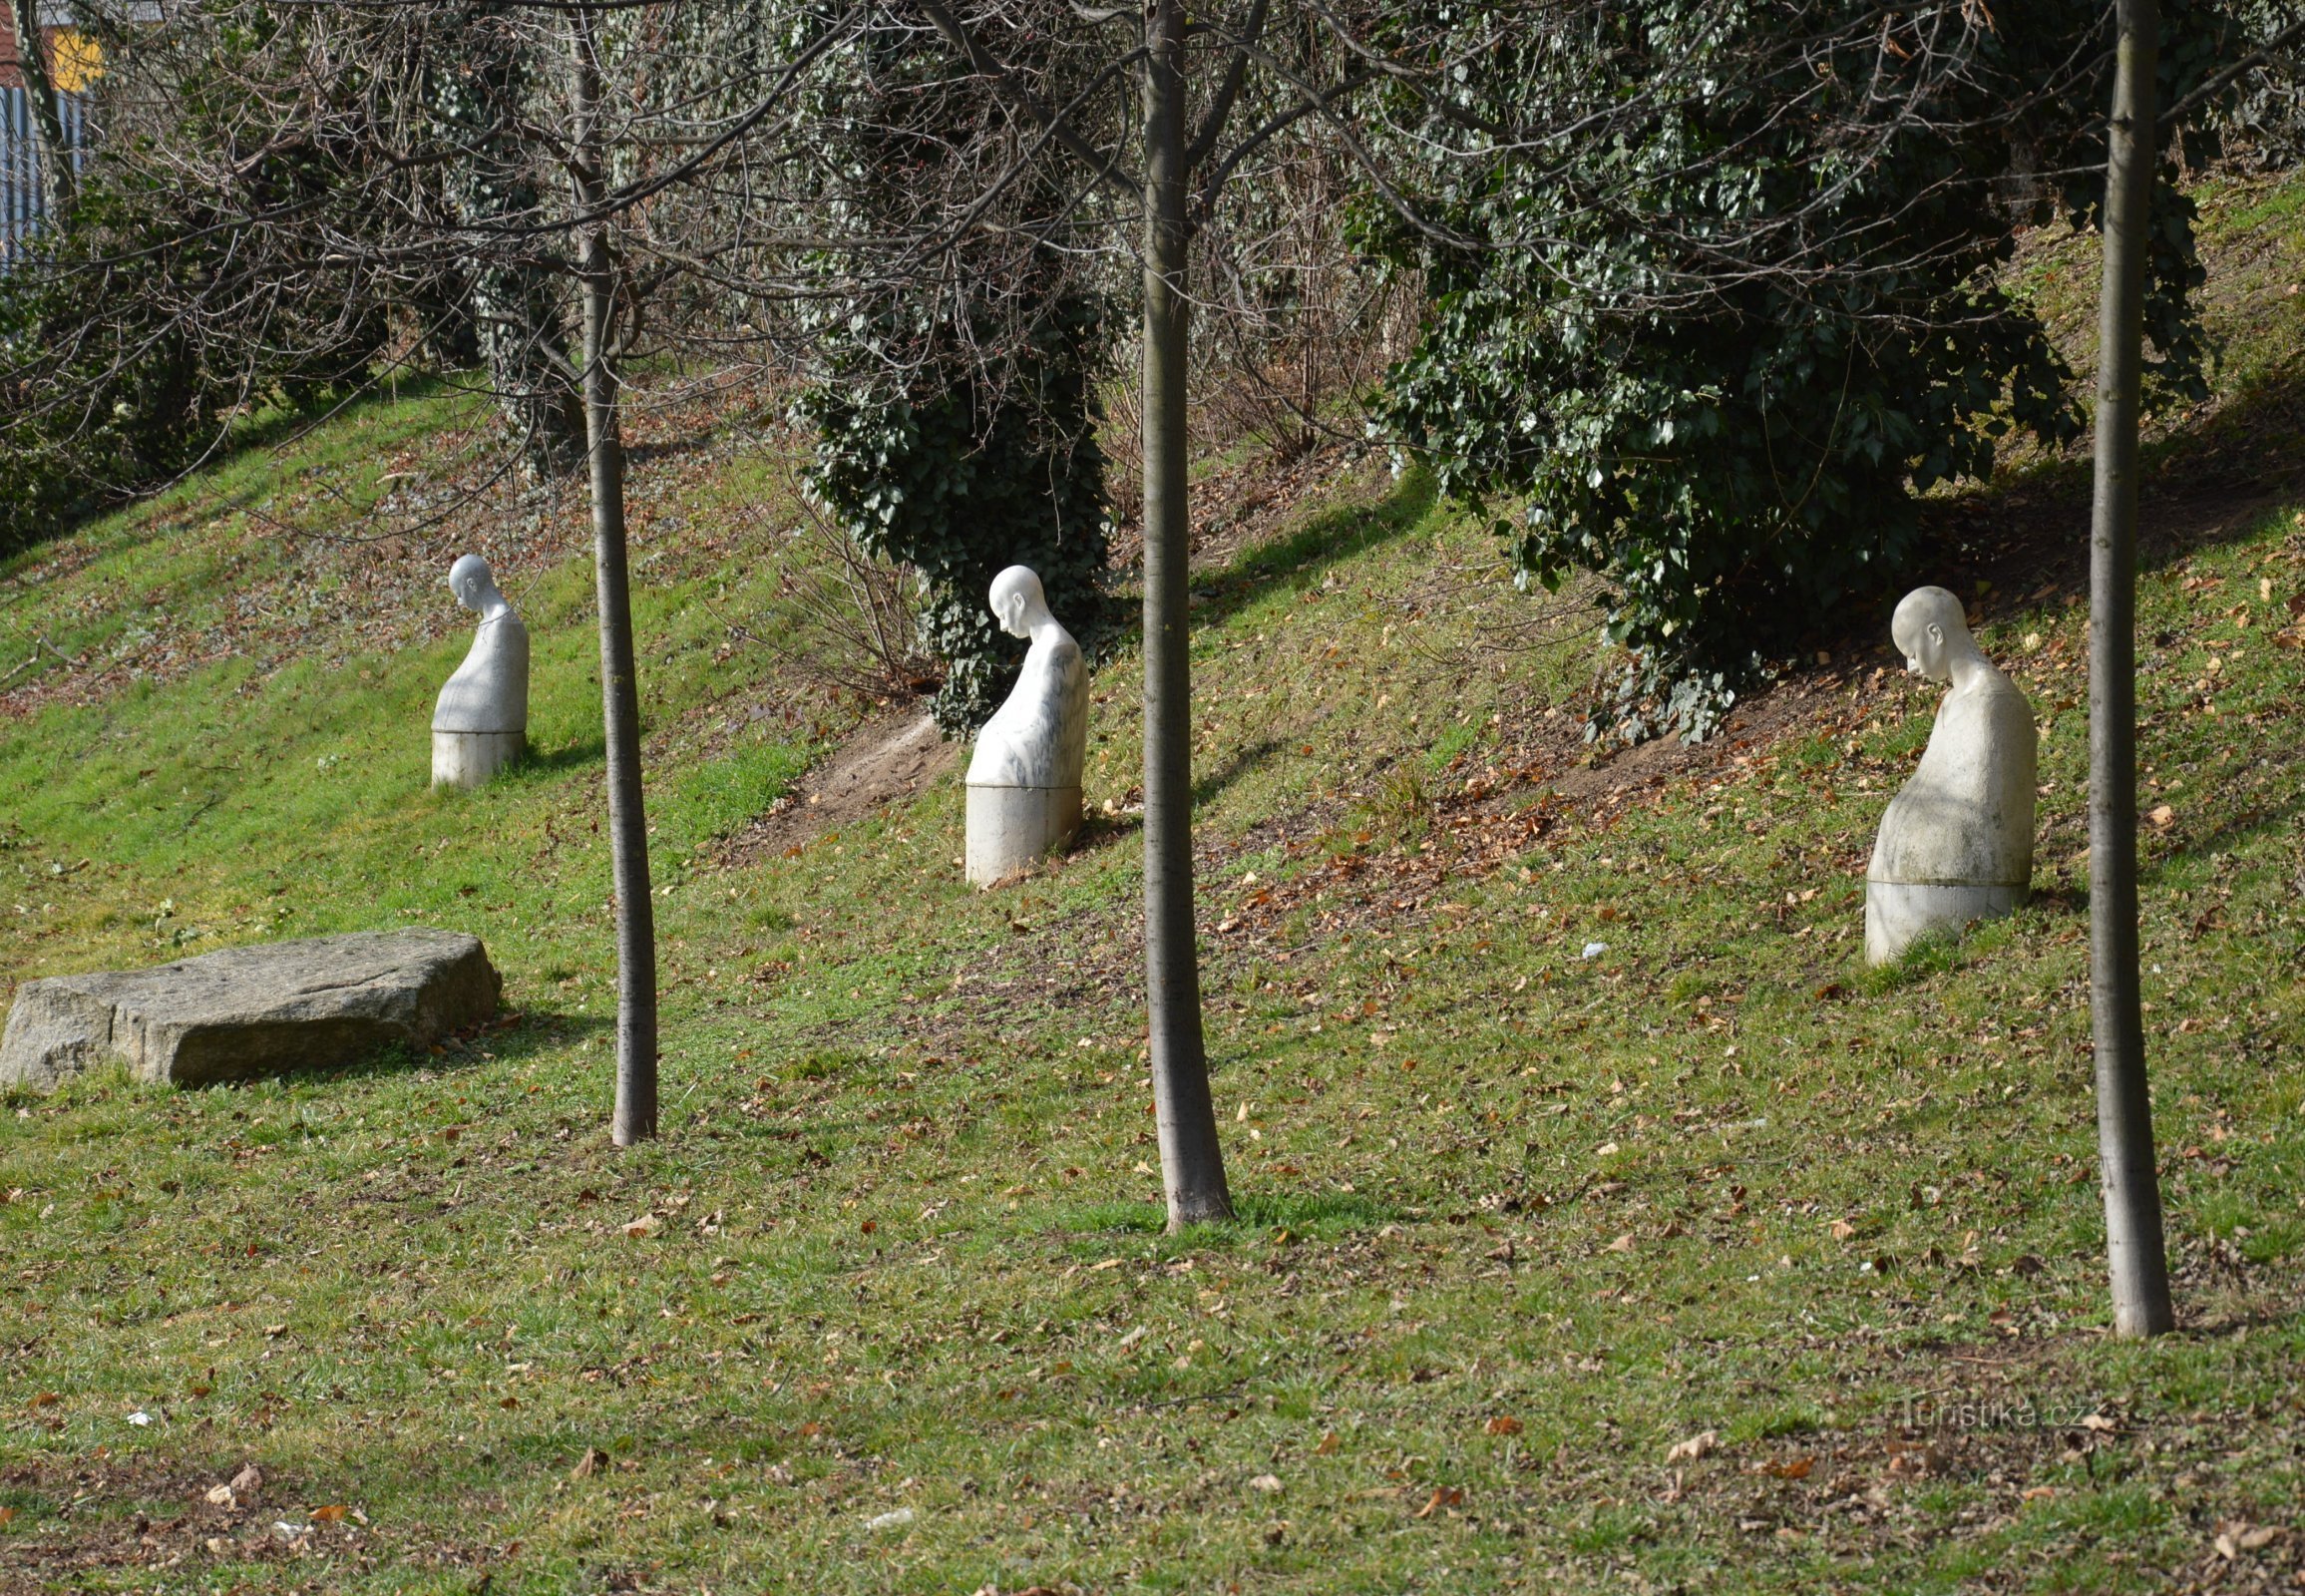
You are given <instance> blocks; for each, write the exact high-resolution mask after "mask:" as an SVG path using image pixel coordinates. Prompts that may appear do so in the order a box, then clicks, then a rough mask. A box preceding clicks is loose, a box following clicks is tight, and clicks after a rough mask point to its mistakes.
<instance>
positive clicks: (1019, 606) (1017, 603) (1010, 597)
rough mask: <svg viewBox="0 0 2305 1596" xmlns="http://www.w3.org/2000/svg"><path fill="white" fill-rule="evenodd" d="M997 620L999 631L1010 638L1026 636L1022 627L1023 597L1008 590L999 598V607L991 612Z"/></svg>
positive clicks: (1023, 626) (1012, 590)
mask: <svg viewBox="0 0 2305 1596" xmlns="http://www.w3.org/2000/svg"><path fill="white" fill-rule="evenodd" d="M993 613H994V614H995V615H996V616H997V617H998V618H999V621H1000V629H1001V630H1002V631H1005V632H1006V633H1008V635H1009V636H1011V637H1021V636H1024V635H1025V634H1026V630H1025V625H1024V595H1022V594H1021V593H1018V592H1016V591H1015V590H1014V589H1011V590H1009V591H1008V592H1007V593H1004V594H1002V595H1001V596H1000V607H999V608H998V609H996V610H994V611H993Z"/></svg>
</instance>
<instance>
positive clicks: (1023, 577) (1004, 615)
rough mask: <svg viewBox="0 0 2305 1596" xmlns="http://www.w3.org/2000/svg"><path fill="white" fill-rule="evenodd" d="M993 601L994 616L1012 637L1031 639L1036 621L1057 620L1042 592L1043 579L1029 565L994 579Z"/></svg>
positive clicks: (1009, 569)
mask: <svg viewBox="0 0 2305 1596" xmlns="http://www.w3.org/2000/svg"><path fill="white" fill-rule="evenodd" d="M990 598H991V605H992V614H993V617H994V618H995V619H997V620H998V621H999V622H1000V629H1001V630H1002V631H1005V632H1006V633H1008V635H1009V636H1011V637H1029V636H1031V635H1032V628H1033V624H1034V623H1035V622H1036V621H1047V620H1051V619H1053V618H1054V617H1053V616H1051V615H1050V614H1049V612H1048V599H1047V597H1046V596H1045V595H1044V594H1042V592H1041V591H1040V579H1039V578H1038V577H1036V576H1034V575H1033V573H1032V568H1031V567H1029V566H1010V567H1009V568H1008V569H1007V570H1005V571H1003V572H1001V573H1000V575H999V576H997V577H994V578H993V579H992V592H991V596H990Z"/></svg>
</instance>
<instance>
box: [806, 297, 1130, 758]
mask: <svg viewBox="0 0 2305 1596" xmlns="http://www.w3.org/2000/svg"><path fill="white" fill-rule="evenodd" d="M1044 308H1045V314H1044V315H1043V317H1042V319H1041V320H1040V322H1039V323H1038V324H1037V325H1036V326H1034V327H1033V328H1032V329H1030V332H1031V335H1030V337H1029V338H1028V339H1026V340H1025V341H1024V342H1023V343H1022V345H1021V346H1020V348H1019V350H1018V352H1017V353H1016V355H1015V356H1014V357H1013V359H1012V361H1011V363H1010V369H1009V370H1008V371H1007V372H1005V373H1000V374H995V376H993V377H991V378H985V377H971V376H969V375H965V374H962V375H958V376H953V377H950V378H948V379H946V380H942V381H939V380H935V379H931V380H926V381H923V382H920V383H918V384H914V385H899V384H897V383H894V382H888V381H883V382H879V383H875V382H873V381H871V380H870V379H869V378H868V377H867V376H866V375H865V373H864V371H863V370H862V369H860V368H862V367H863V365H864V361H863V360H862V359H861V358H860V357H859V356H858V354H857V353H856V352H854V351H851V352H848V353H846V354H845V355H844V354H838V353H836V356H835V370H836V375H835V377H834V379H833V380H832V381H830V382H827V383H825V384H824V385H822V386H821V387H819V388H817V389H815V390H814V391H813V392H811V393H810V394H809V395H808V396H807V397H806V398H804V399H803V400H802V402H801V406H800V408H801V412H802V414H803V416H804V417H805V418H806V419H807V420H808V421H809V422H810V423H811V424H812V425H813V426H814V427H815V428H816V429H817V432H818V439H819V441H818V444H817V454H816V460H815V463H814V466H813V468H812V469H811V471H810V472H809V476H808V486H809V489H810V491H811V492H812V493H813V494H815V495H816V497H817V498H818V499H820V500H821V501H822V502H823V503H824V504H825V506H826V507H827V508H828V509H830V510H831V511H832V513H833V514H834V515H835V516H836V517H837V518H838V519H839V521H840V522H841V524H842V526H844V527H845V528H846V529H847V530H848V531H849V532H850V533H851V534H852V535H853V536H854V537H855V538H856V539H857V540H858V541H859V542H860V543H861V544H863V545H864V547H865V548H866V549H867V550H869V551H870V552H872V553H873V554H875V555H878V556H881V557H883V558H886V559H889V560H892V561H897V562H900V563H902V564H905V565H909V566H911V567H912V568H913V569H914V570H915V571H916V572H918V573H919V574H920V581H921V589H922V615H921V636H922V640H923V642H924V643H925V644H926V645H927V646H928V647H929V649H930V650H931V651H932V652H933V653H935V654H936V655H937V657H938V658H940V659H942V660H944V661H945V663H946V677H945V682H944V685H943V686H942V687H941V688H940V689H939V691H938V693H937V695H936V698H935V699H934V701H933V702H932V704H931V706H930V707H931V710H932V712H933V713H934V714H935V715H936V717H937V722H938V724H939V725H941V726H943V727H945V728H946V729H947V730H949V731H956V732H960V731H966V730H971V729H973V728H974V727H976V726H978V725H981V724H982V723H983V721H984V718H985V717H986V716H987V715H989V714H990V713H991V712H992V710H993V709H994V708H996V707H997V706H998V705H999V702H1000V700H1001V698H1002V697H1003V696H1004V695H1005V694H1006V692H1007V690H1008V688H1009V686H1010V685H1012V684H1013V682H1014V681H1015V677H1016V669H1017V666H1018V663H1019V662H1020V661H1021V660H1022V658H1023V651H1024V644H1023V643H1022V642H1021V641H1020V640H1018V639H1016V638H1013V637H1010V636H1008V635H1007V634H1006V633H1004V632H1002V631H1001V630H1000V628H999V626H998V625H997V624H996V623H995V622H994V620H993V618H992V615H991V611H990V610H989V609H988V608H987V607H986V605H985V595H986V592H987V590H988V589H989V588H990V587H991V584H992V578H993V577H994V575H996V574H997V573H998V572H999V571H1000V570H1001V569H1002V568H1003V567H1006V566H1012V565H1023V566H1030V567H1031V568H1032V570H1033V571H1034V572H1035V573H1037V574H1038V575H1039V577H1040V581H1041V586H1042V588H1043V589H1044V590H1045V591H1046V593H1047V596H1048V603H1049V607H1050V608H1051V609H1052V610H1053V611H1054V612H1055V613H1056V615H1057V616H1058V618H1059V619H1061V620H1063V621H1064V623H1065V624H1066V626H1067V627H1069V628H1070V629H1071V630H1072V632H1073V633H1074V635H1075V636H1076V637H1078V638H1079V639H1080V642H1081V645H1082V646H1083V648H1086V649H1088V650H1090V653H1091V657H1094V646H1095V639H1096V637H1097V635H1098V633H1099V632H1100V631H1101V630H1102V621H1103V606H1104V597H1103V586H1102V583H1103V575H1104V567H1105V556H1106V543H1105V528H1106V514H1105V498H1104V455H1103V452H1102V451H1101V450H1100V449H1099V448H1098V447H1097V443H1096V438H1095V435H1094V433H1095V422H1096V413H1095V404H1094V391H1093V388H1092V385H1091V379H1092V377H1093V375H1094V372H1095V367H1096V363H1097V361H1098V359H1099V356H1100V354H1101V351H1102V348H1103V327H1102V324H1101V318H1100V317H1099V316H1098V314H1097V311H1096V306H1095V304H1094V302H1093V301H1091V300H1089V299H1087V298H1086V297H1084V296H1082V295H1078V294H1070V295H1064V294H1059V295H1057V296H1054V297H1053V298H1052V300H1051V301H1050V302H1049V303H1048V304H1046V306H1045V307H1044ZM1001 377H1005V379H1006V380H1005V382H1004V383H1003V384H1002V385H1000V386H995V383H996V382H998V381H999V380H1000V378H1001Z"/></svg>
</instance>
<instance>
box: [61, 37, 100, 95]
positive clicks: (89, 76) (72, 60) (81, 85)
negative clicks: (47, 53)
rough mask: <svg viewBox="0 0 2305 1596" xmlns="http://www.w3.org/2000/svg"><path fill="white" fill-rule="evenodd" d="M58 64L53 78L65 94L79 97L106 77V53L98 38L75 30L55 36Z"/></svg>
mask: <svg viewBox="0 0 2305 1596" xmlns="http://www.w3.org/2000/svg"><path fill="white" fill-rule="evenodd" d="M55 39H56V46H55V55H54V61H55V65H54V66H52V67H50V68H49V73H48V75H49V77H50V79H51V80H52V81H53V82H54V83H55V85H56V87H57V89H58V90H59V91H60V92H62V93H64V94H78V93H80V92H81V91H82V90H83V89H86V88H87V87H88V86H89V85H90V84H92V83H94V82H96V80H97V79H99V78H101V77H103V76H104V52H103V51H102V50H101V49H99V48H98V47H97V43H96V41H95V40H94V39H91V38H90V37H89V36H88V35H87V34H85V33H80V32H77V31H75V30H74V29H71V28H59V29H57V30H56V34H55Z"/></svg>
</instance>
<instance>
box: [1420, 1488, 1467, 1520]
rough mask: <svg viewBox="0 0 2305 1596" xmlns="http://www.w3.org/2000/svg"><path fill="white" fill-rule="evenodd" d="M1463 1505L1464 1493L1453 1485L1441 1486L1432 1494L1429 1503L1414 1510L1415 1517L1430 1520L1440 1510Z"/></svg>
mask: <svg viewBox="0 0 2305 1596" xmlns="http://www.w3.org/2000/svg"><path fill="white" fill-rule="evenodd" d="M1463 1505H1464V1492H1463V1491H1462V1490H1459V1489H1458V1488H1457V1487H1456V1486H1454V1485H1443V1486H1441V1487H1440V1489H1438V1490H1436V1491H1434V1492H1433V1493H1432V1499H1431V1500H1430V1501H1428V1502H1426V1503H1425V1504H1424V1505H1423V1506H1422V1507H1419V1508H1418V1509H1417V1510H1416V1513H1415V1516H1416V1517H1418V1518H1430V1517H1431V1516H1432V1515H1433V1514H1434V1513H1435V1512H1436V1511H1438V1510H1439V1509H1440V1508H1443V1507H1461V1506H1463Z"/></svg>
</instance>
